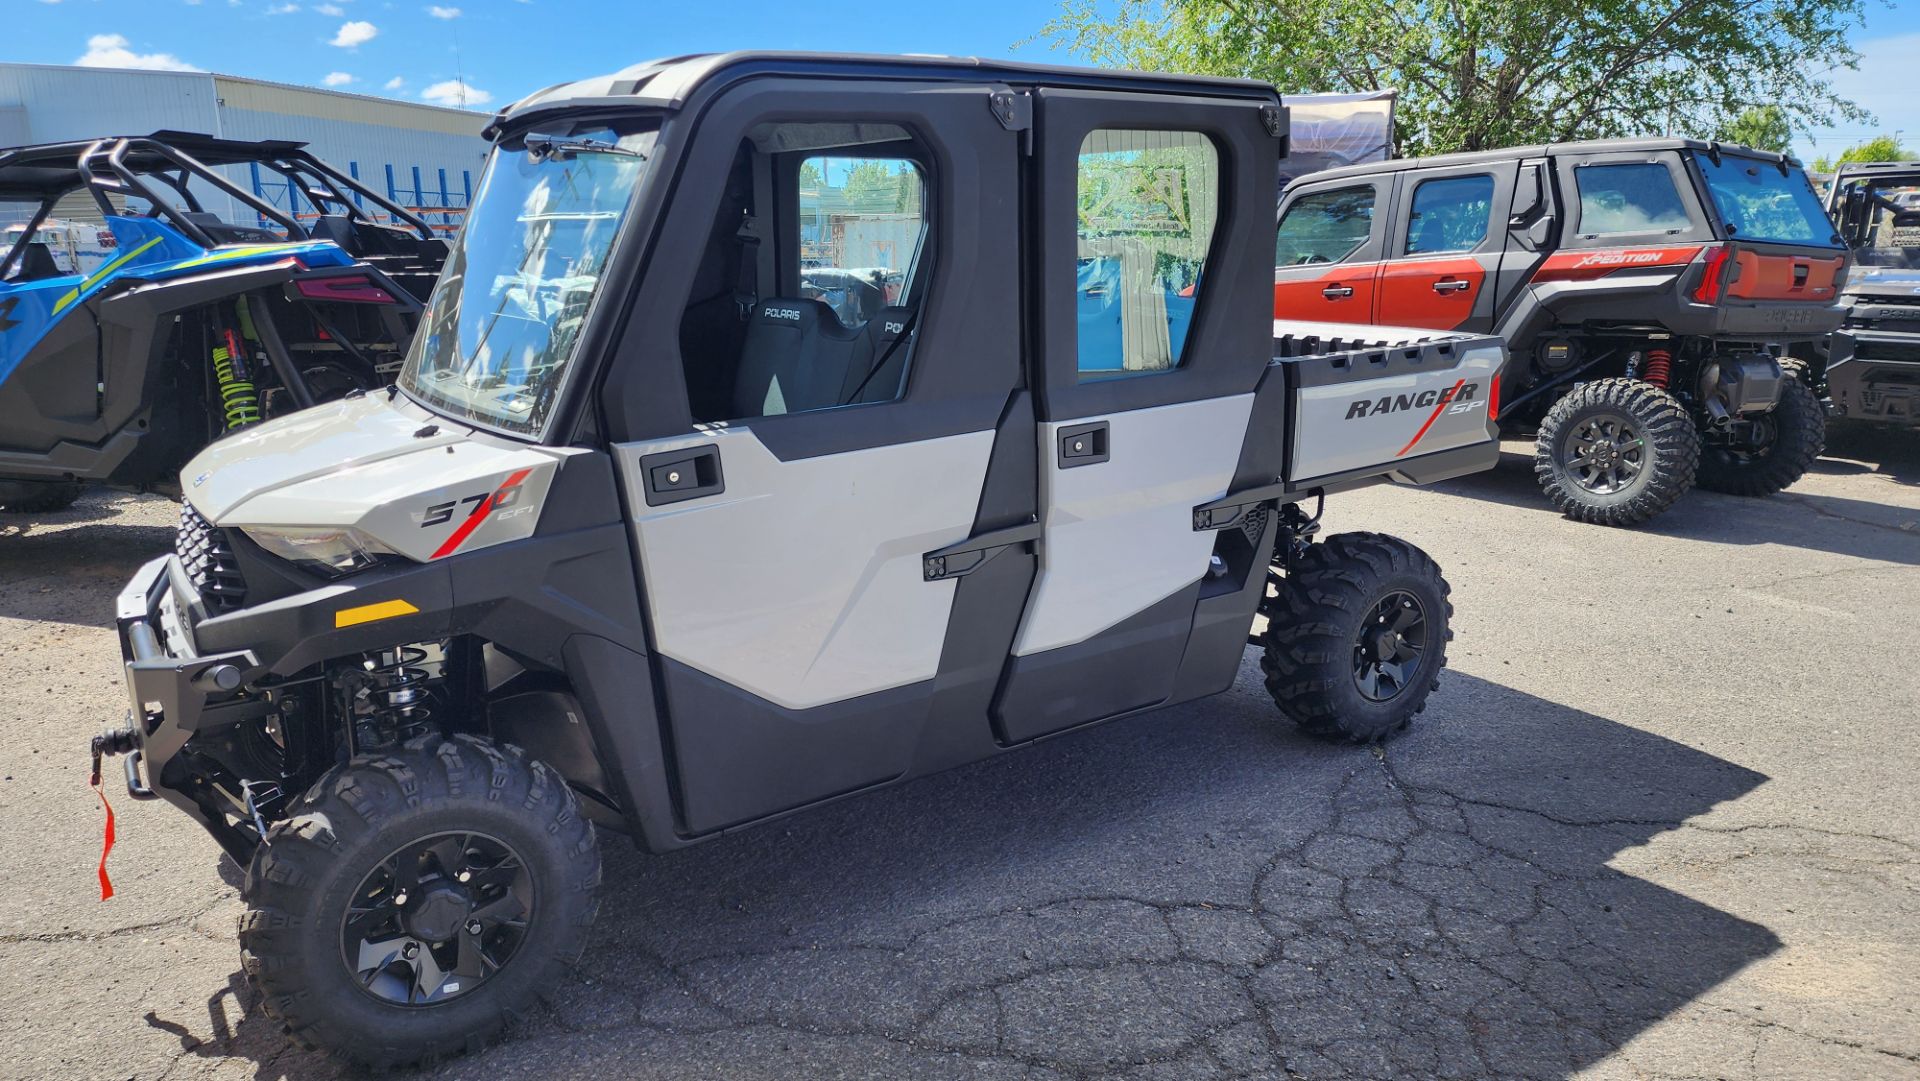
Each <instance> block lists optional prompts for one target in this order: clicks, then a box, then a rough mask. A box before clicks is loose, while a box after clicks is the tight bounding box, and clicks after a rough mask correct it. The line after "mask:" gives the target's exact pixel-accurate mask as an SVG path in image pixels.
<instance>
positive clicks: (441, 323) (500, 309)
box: [400, 122, 655, 435]
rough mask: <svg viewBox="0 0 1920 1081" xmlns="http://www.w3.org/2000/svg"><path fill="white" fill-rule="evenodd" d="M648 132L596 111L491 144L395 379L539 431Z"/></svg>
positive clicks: (520, 428) (456, 405)
mask: <svg viewBox="0 0 1920 1081" xmlns="http://www.w3.org/2000/svg"><path fill="white" fill-rule="evenodd" d="M654 134H655V133H654V131H652V130H645V131H641V130H636V129H632V128H630V129H627V130H617V129H615V128H609V127H607V126H606V124H605V123H604V122H601V123H597V124H594V125H588V126H582V127H577V128H573V129H569V130H566V131H563V132H556V133H551V134H538V135H530V136H527V137H526V139H525V140H523V141H520V142H518V143H507V144H502V145H501V146H500V147H499V148H498V149H496V150H495V151H494V154H493V160H492V162H491V163H490V164H489V165H488V167H487V175H486V178H485V179H484V180H483V181H482V182H481V186H480V193H479V195H477V196H475V198H474V202H473V208H472V209H471V210H469V211H468V212H467V219H466V227H465V228H464V229H463V230H462V231H461V234H460V239H459V241H458V243H457V244H456V245H455V248H454V251H453V254H452V255H451V257H449V258H448V260H447V268H446V271H445V272H444V273H443V274H442V275H441V278H440V283H439V285H438V286H437V287H436V288H435V289H434V291H433V301H432V302H431V303H430V304H428V305H427V310H426V312H425V313H424V314H423V316H422V319H421V324H420V330H419V332H418V333H417V334H415V335H414V339H413V348H412V350H411V351H410V352H409V353H408V355H407V364H406V368H405V370H404V371H402V372H401V375H400V385H401V387H402V388H404V389H405V390H406V391H407V392H408V393H409V394H411V395H413V396H414V397H416V398H418V399H420V400H421V401H423V402H425V403H426V404H427V405H429V406H431V407H433V408H435V409H437V410H439V411H441V412H444V413H447V414H449V415H451V416H455V417H460V418H463V419H468V420H475V421H479V422H481V423H483V424H487V425H489V426H492V427H495V428H500V429H503V430H506V431H510V432H515V433H521V434H526V435H538V434H539V433H540V431H541V429H542V428H543V427H544V426H545V424H546V421H547V418H548V416H549V415H550V414H551V413H552V411H553V407H554V405H555V403H556V402H557V401H558V399H559V393H560V388H561V385H562V383H563V382H564V380H565V377H566V373H567V369H568V367H569V365H570V364H571V362H572V360H573V352H574V346H575V344H576V342H577V341H578V339H579V337H580V329H581V327H582V326H583V325H584V324H585V322H586V318H587V312H588V310H589V309H590V308H591V307H592V304H593V299H594V297H595V295H596V294H598V292H599V289H600V276H601V274H602V272H603V271H604V270H605V269H606V265H607V257H608V255H609V254H610V253H611V252H612V251H613V243H614V239H615V238H616V237H617V236H618V234H619V232H620V226H621V224H622V223H623V222H624V221H625V220H626V216H627V207H628V204H629V203H631V202H632V195H633V190H634V187H635V185H637V184H638V183H639V182H640V177H641V175H642V173H643V172H644V171H645V169H646V164H647V155H648V154H649V153H651V151H652V149H653V140H654Z"/></svg>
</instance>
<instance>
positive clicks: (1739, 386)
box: [1274, 139, 1848, 525]
mask: <svg viewBox="0 0 1920 1081" xmlns="http://www.w3.org/2000/svg"><path fill="white" fill-rule="evenodd" d="M1847 265H1848V253H1847V251H1846V247H1845V245H1844V244H1842V243H1841V241H1840V238H1839V236H1838V235H1837V234H1836V233H1835V232H1834V230H1833V227H1832V225H1831V223H1830V222H1828V220H1827V218H1826V216H1825V214H1824V213H1823V212H1822V210H1821V207H1820V204H1819V201H1818V199H1817V198H1816V197H1815V195H1814V194H1813V191H1812V189H1811V188H1810V186H1809V185H1808V183H1807V180H1806V177H1805V174H1804V173H1803V172H1802V171H1801V169H1800V167H1799V166H1798V164H1796V163H1795V162H1793V161H1792V160H1791V159H1788V158H1785V157H1782V156H1780V155H1777V154H1766V153H1762V152H1759V151H1752V150H1747V149H1744V148H1741V147H1734V146H1723V145H1720V144H1714V143H1703V142H1696V141H1692V140H1682V139H1632V140H1609V141H1603V142H1590V143H1563V144H1554V145H1548V146H1533V147H1516V148H1511V149H1507V150H1496V151H1487V152H1480V153H1471V154H1451V155H1443V156H1439V157H1432V158H1419V159H1407V160H1399V161H1389V162H1383V163H1378V164H1370V165H1362V166H1355V167H1350V168H1344V169H1337V170H1332V171H1328V172H1322V173H1316V174H1313V175H1310V176H1306V177H1302V178H1300V179H1299V180H1296V181H1294V182H1293V183H1292V184H1290V185H1289V186H1288V188H1287V190H1286V192H1285V195H1284V197H1283V200H1282V207H1281V211H1280V219H1279V229H1278V238H1277V244H1276V249H1275V269H1274V313H1275V315H1276V316H1277V317H1286V318H1305V319H1322V320H1330V321H1338V322H1346V323H1375V322H1378V323H1386V324H1394V325H1404V326H1422V327H1433V328H1436V329H1446V330H1458V331H1468V332H1475V333H1492V334H1498V335H1499V336H1500V337H1502V338H1503V339H1504V340H1505V341H1506V342H1507V346H1508V351H1509V353H1510V355H1511V357H1512V360H1511V362H1510V363H1509V365H1508V367H1507V370H1506V372H1505V373H1504V374H1503V376H1502V378H1501V381H1500V419H1501V423H1502V426H1503V428H1505V429H1506V430H1508V431H1510V432H1512V431H1528V432H1534V433H1537V436H1538V444H1537V448H1536V463H1535V464H1536V470H1537V471H1538V473H1539V476H1540V479H1541V482H1542V485H1543V487H1545V489H1546V491H1547V493H1548V495H1549V496H1550V497H1551V498H1552V499H1553V501H1554V502H1555V504H1556V505H1557V506H1559V507H1560V508H1561V509H1562V510H1563V511H1565V512H1566V513H1567V514H1569V515H1570V516H1573V517H1576V518H1581V519H1584V520H1588V521H1598V522H1605V523H1609V524H1616V525H1630V524H1635V523H1638V522H1641V521H1645V520H1646V519H1647V518H1649V517H1651V516H1653V515H1654V514H1657V513H1658V512H1659V511H1661V510H1663V509H1665V507H1667V506H1668V505H1670V504H1671V503H1672V502H1673V501H1674V500H1675V499H1677V498H1678V497H1679V496H1680V495H1681V494H1682V493H1683V492H1684V491H1685V490H1686V489H1687V488H1688V487H1690V486H1691V485H1692V484H1693V483H1694V481H1695V477H1696V472H1697V474H1698V480H1699V483H1700V484H1702V485H1703V486H1705V487H1709V488H1713V489H1715V490H1720V491H1730V492H1736V493H1740V494H1746V495H1760V494H1766V493H1768V492H1772V491H1776V490H1778V489H1780V488H1784V487H1786V486H1787V485H1788V484H1791V483H1792V482H1793V481H1794V480H1796V479H1798V478H1799V476H1800V475H1801V474H1802V473H1803V472H1805V470H1806V469H1807V467H1808V466H1809V465H1810V464H1811V463H1812V460H1813V458H1814V457H1815V456H1816V455H1817V454H1818V452H1819V450H1820V447H1821V445H1822V432H1823V424H1822V417H1821V413H1820V410H1819V409H1818V408H1817V401H1816V400H1815V399H1814V397H1813V394H1812V391H1811V390H1810V388H1809V383H1810V381H1811V375H1810V373H1808V372H1807V371H1806V369H1805V367H1804V365H1803V364H1801V363H1800V362H1798V361H1796V360H1792V359H1784V358H1782V357H1781V356H1779V354H1780V353H1781V352H1783V349H1782V346H1783V344H1784V343H1787V342H1793V341H1800V340H1804V339H1807V338H1809V337H1817V336H1819V335H1821V334H1824V333H1826V331H1828V330H1830V329H1831V328H1833V327H1834V326H1837V325H1838V323H1839V320H1840V307H1839V303H1838V302H1839V296H1840V289H1841V287H1842V285H1843V284H1844V282H1845V280H1846V269H1847Z"/></svg>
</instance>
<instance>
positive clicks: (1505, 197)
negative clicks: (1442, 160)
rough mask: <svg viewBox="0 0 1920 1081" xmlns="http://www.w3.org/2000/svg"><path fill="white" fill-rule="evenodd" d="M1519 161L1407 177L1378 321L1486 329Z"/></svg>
mask: <svg viewBox="0 0 1920 1081" xmlns="http://www.w3.org/2000/svg"><path fill="white" fill-rule="evenodd" d="M1515 173H1516V167H1515V165H1514V163H1513V162H1510V161H1509V162H1491V163H1488V164H1485V165H1456V166H1450V167H1447V168H1444V169H1422V170H1415V171H1409V172H1405V173H1402V174H1400V177H1399V185H1400V190H1399V192H1398V194H1397V195H1396V197H1395V198H1396V204H1397V207H1398V209H1397V210H1396V212H1395V214H1394V229H1393V233H1392V235H1391V236H1390V238H1389V239H1388V242H1387V243H1388V248H1387V254H1388V258H1387V262H1386V264H1385V265H1384V266H1383V267H1382V268H1381V270H1380V290H1379V301H1378V302H1377V303H1376V304H1375V307H1374V318H1375V320H1376V321H1377V322H1379V323H1381V324H1383V325H1386V326H1405V327H1431V328H1433V329H1435V330H1461V331H1474V332H1480V333H1485V332H1487V331H1490V330H1492V329H1493V316H1494V301H1495V296H1494V293H1495V289H1494V282H1495V280H1496V276H1497V274H1498V271H1499V269H1500V258H1501V253H1502V252H1503V251H1504V250H1505V247H1506V238H1507V229H1506V220H1507V208H1508V207H1509V206H1510V205H1511V203H1512V199H1513V185H1514V175H1515Z"/></svg>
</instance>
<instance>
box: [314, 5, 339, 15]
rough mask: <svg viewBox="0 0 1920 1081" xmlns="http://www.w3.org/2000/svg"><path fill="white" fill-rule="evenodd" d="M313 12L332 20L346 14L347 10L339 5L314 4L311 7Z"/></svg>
mask: <svg viewBox="0 0 1920 1081" xmlns="http://www.w3.org/2000/svg"><path fill="white" fill-rule="evenodd" d="M313 10H314V11H315V12H317V13H318V14H321V15H326V16H329V17H332V18H337V17H339V16H341V15H345V14H346V13H347V9H346V8H343V7H341V6H340V5H339V4H315V5H313Z"/></svg>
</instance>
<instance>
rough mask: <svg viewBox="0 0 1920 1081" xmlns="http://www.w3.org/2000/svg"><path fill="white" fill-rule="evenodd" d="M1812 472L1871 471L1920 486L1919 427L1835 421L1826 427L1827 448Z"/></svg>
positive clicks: (1847, 472)
mask: <svg viewBox="0 0 1920 1081" xmlns="http://www.w3.org/2000/svg"><path fill="white" fill-rule="evenodd" d="M1813 471H1814V472H1816V473H1825V474H1829V475H1833V476H1845V475H1851V474H1861V473H1872V474H1875V475H1877V476H1883V477H1887V478H1889V479H1891V480H1894V481H1897V482H1898V483H1900V484H1909V485H1920V428H1885V427H1880V426H1877V425H1871V424H1849V423H1845V422H1836V423H1833V424H1829V425H1828V426H1827V450H1826V453H1825V454H1823V455H1821V457H1820V460H1819V461H1818V462H1815V463H1814V466H1813Z"/></svg>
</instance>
